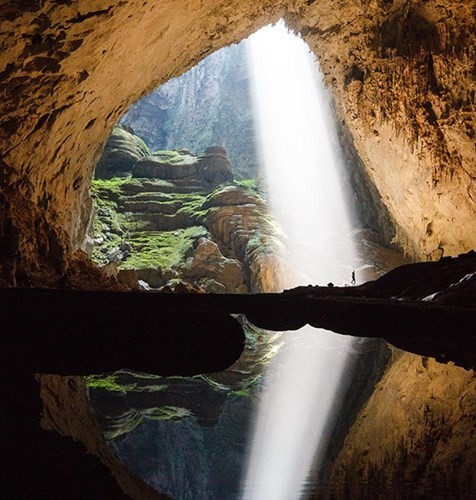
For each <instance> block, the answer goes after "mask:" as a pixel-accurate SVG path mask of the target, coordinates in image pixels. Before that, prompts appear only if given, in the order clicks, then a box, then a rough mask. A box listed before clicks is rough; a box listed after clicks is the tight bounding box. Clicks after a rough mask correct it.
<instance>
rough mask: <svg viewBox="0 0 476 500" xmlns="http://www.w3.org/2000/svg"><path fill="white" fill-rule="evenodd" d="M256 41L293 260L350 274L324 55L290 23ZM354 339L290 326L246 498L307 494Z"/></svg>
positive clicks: (327, 277) (318, 278)
mask: <svg viewBox="0 0 476 500" xmlns="http://www.w3.org/2000/svg"><path fill="white" fill-rule="evenodd" d="M248 47H249V59H250V65H251V79H252V86H253V88H254V93H255V106H256V110H257V122H258V129H259V139H260V146H261V148H262V155H263V159H264V164H265V168H266V174H267V184H268V191H269V197H270V204H271V207H272V210H273V214H274V215H275V217H276V218H277V219H278V221H279V222H280V223H281V225H282V226H283V229H284V232H285V233H286V234H287V236H288V240H289V245H288V246H289V251H290V253H291V255H292V260H293V264H294V266H295V267H296V269H297V270H298V271H299V273H300V274H301V275H303V274H305V275H306V276H307V277H308V278H307V279H309V282H314V283H320V284H323V283H327V282H328V281H334V282H336V281H337V282H339V283H340V282H342V281H343V280H344V279H346V278H347V279H350V274H351V270H352V266H351V264H352V262H351V261H352V259H353V258H354V255H353V245H352V241H351V240H350V239H349V237H348V234H349V233H350V225H349V222H348V216H347V213H346V208H345V205H344V201H343V195H342V191H341V188H340V185H339V181H338V175H337V171H336V163H337V161H338V159H337V158H336V154H335V146H334V147H333V145H332V142H333V135H332V133H331V132H330V131H331V125H329V123H330V121H326V119H325V116H324V115H325V113H324V112H323V107H325V104H324V103H325V100H324V97H323V90H322V83H321V81H320V79H319V78H318V69H317V64H316V62H315V60H314V58H313V56H312V54H310V52H309V48H308V47H307V45H306V44H305V43H304V42H303V41H302V40H301V39H299V38H297V37H295V36H293V35H291V34H290V33H288V32H287V30H286V28H285V27H284V25H283V24H282V23H279V24H278V25H277V26H275V27H266V28H264V29H262V30H260V31H259V32H258V33H256V34H255V35H253V36H252V37H250V39H249V45H248ZM346 263H347V267H346V265H345V264H346ZM291 279H293V278H291V277H290V280H291ZM290 283H292V281H290ZM293 284H294V283H293ZM351 342H352V341H351V340H350V339H349V338H348V337H342V336H337V335H335V334H333V333H330V332H326V331H324V330H314V329H312V328H310V327H305V328H303V329H302V330H300V331H299V332H297V333H294V334H293V333H288V334H286V337H285V344H284V346H283V348H282V349H281V352H280V353H279V354H278V356H277V357H276V359H275V360H274V361H273V362H272V364H271V366H270V368H269V370H268V372H267V373H266V376H265V382H264V390H263V396H262V402H261V405H260V409H259V414H258V417H257V421H256V424H255V430H254V435H253V441H252V443H251V449H250V457H249V462H248V465H247V472H246V477H245V478H244V485H243V490H242V494H243V498H244V499H246V500H249V499H256V500H267V499H269V500H279V499H293V498H299V497H300V496H301V494H302V492H303V491H302V489H303V487H304V485H305V483H306V479H307V477H308V475H309V473H310V470H311V468H312V466H313V464H315V463H316V461H319V459H320V458H321V455H322V453H323V451H324V448H325V445H326V438H325V428H326V426H327V418H328V417H329V415H330V413H331V411H332V409H333V408H334V405H335V403H336V398H337V394H338V393H339V391H338V387H339V383H340V379H341V377H342V375H343V373H344V371H345V367H346V358H347V355H346V352H347V348H348V347H349V346H350V343H351Z"/></svg>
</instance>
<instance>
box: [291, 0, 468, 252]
mask: <svg viewBox="0 0 476 500" xmlns="http://www.w3.org/2000/svg"><path fill="white" fill-rule="evenodd" d="M475 16H476V4H475V2H474V1H471V2H464V3H461V2H436V1H429V2H427V1H411V2H406V1H401V0H395V1H377V0H375V1H368V0H362V1H358V2H347V1H341V2H339V3H338V9H337V10H336V4H335V2H330V1H326V0H321V1H319V2H312V5H311V6H310V7H309V8H307V9H301V10H298V12H297V13H296V14H295V16H294V17H292V21H291V24H292V25H293V26H295V28H296V29H298V30H299V31H300V32H301V33H302V34H303V36H304V38H305V39H306V41H307V42H308V43H309V45H310V46H311V48H312V49H313V50H314V51H315V53H316V54H317V56H318V58H319V61H320V64H321V66H322V68H323V70H324V72H325V75H326V82H327V84H328V85H329V87H330V88H331V89H332V92H333V94H334V97H335V102H336V107H337V112H338V115H339V116H340V117H341V118H342V120H344V121H345V123H346V126H347V127H348V128H349V130H350V133H351V135H352V138H353V141H354V144H355V147H356V149H357V151H358V153H359V156H360V158H361V159H362V161H363V163H364V164H365V168H366V171H367V173H368V175H369V176H370V179H371V180H372V182H373V183H374V184H375V186H376V187H377V189H378V191H379V193H380V196H381V197H382V199H383V202H384V204H385V205H386V207H387V208H388V210H389V212H390V215H391V216H392V218H393V220H394V221H395V223H396V226H397V240H398V242H399V243H400V244H401V245H402V246H403V247H404V249H405V250H406V251H407V252H408V253H409V254H410V255H412V256H414V257H416V258H417V259H437V258H439V257H441V256H442V255H455V254H458V253H460V252H462V251H467V250H470V249H472V248H474V247H475V244H476V237H475V235H474V233H473V232H472V231H467V230H466V229H464V228H465V227H468V225H471V221H473V220H474V216H475V200H476V196H475V194H474V189H475V184H474V158H475V153H476V150H475V129H476V114H475V93H476V79H475V68H476V67H475V63H474V61H475V36H476V35H475V31H474V22H475Z"/></svg>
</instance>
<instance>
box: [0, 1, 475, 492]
mask: <svg viewBox="0 0 476 500" xmlns="http://www.w3.org/2000/svg"><path fill="white" fill-rule="evenodd" d="M281 18H283V19H284V20H285V21H286V23H287V25H288V26H289V27H290V28H292V29H293V30H294V31H295V32H296V33H299V34H300V35H301V36H302V37H303V39H304V40H305V41H306V42H307V43H308V44H309V46H310V47H311V49H312V50H313V52H314V53H315V54H316V56H317V57H318V58H319V62H320V65H321V68H322V70H323V73H324V80H325V83H326V85H327V87H328V88H329V89H330V91H331V92H332V95H333V99H334V105H335V112H336V115H337V117H338V120H339V124H340V133H341V134H342V136H344V137H345V138H346V144H348V146H349V155H354V156H355V158H356V163H358V165H359V168H360V169H361V172H362V175H365V177H366V178H367V179H368V180H369V183H370V186H371V188H370V190H369V192H368V198H367V199H368V200H369V203H371V204H372V205H375V204H377V205H379V206H381V207H382V212H381V213H382V214H384V216H382V220H380V221H379V220H377V221H376V224H377V225H378V226H379V229H380V230H381V234H383V237H384V238H386V239H387V241H390V240H392V243H393V244H394V245H397V246H398V247H399V248H401V249H402V250H403V251H404V252H405V254H406V255H407V256H408V258H409V259H411V260H413V261H414V262H420V264H415V266H416V267H413V266H412V265H410V266H408V267H404V268H402V269H401V270H396V272H395V273H393V274H389V275H388V276H387V278H385V277H384V278H382V279H383V280H384V281H381V282H380V285H372V284H370V285H368V286H367V288H363V289H362V288H361V289H359V290H358V291H357V292H355V293H354V296H353V297H349V293H348V291H346V290H344V291H342V290H341V289H337V288H338V287H336V290H328V289H324V290H319V289H318V290H312V291H310V290H301V291H299V290H298V291H297V292H296V293H295V294H292V293H290V294H288V295H286V296H285V297H284V299H283V300H284V301H283V302H282V303H281V302H278V303H279V305H278V308H279V311H281V313H282V314H279V315H275V314H274V311H276V304H275V302H273V301H276V300H278V301H279V300H281V299H280V298H279V299H278V298H277V297H274V296H271V297H267V296H265V297H262V300H263V302H260V300H259V299H257V298H253V297H252V296H251V297H250V298H249V299H248V298H245V297H243V298H238V297H234V298H224V299H223V300H221V299H213V298H209V299H206V300H209V301H210V302H204V303H203V305H200V307H202V308H205V309H206V308H207V307H208V308H210V310H213V311H215V313H216V324H221V325H226V327H227V328H228V327H229V328H230V329H232V330H233V326H230V325H229V324H228V319H229V313H236V312H246V313H247V314H249V317H250V318H252V320H253V321H254V322H255V323H256V324H257V325H261V324H262V325H263V326H266V327H268V328H271V327H273V326H274V327H276V328H277V329H279V328H282V327H283V325H285V326H286V327H289V328H294V327H297V326H299V325H301V324H302V323H315V324H323V323H324V324H326V326H327V325H330V327H331V329H332V327H333V328H334V329H335V330H336V331H342V332H350V333H351V334H352V333H354V334H357V335H358V334H359V331H356V326H355V324H356V323H359V321H358V318H361V317H367V318H368V317H371V318H376V324H377V326H375V325H374V327H375V329H376V333H375V336H380V335H381V334H380V333H377V330H378V331H379V332H381V331H382V329H384V330H385V329H386V330H387V331H386V333H387V336H388V338H389V339H390V342H391V343H393V344H394V345H396V346H397V347H401V348H402V349H404V350H407V351H410V352H407V353H399V354H395V355H394V356H393V358H392V360H391V362H390V363H389V365H388V367H387V369H386V371H385V373H384V374H383V376H382V379H381V380H380V382H379V383H378V384H377V386H376V390H375V391H374V392H373V394H371V395H369V397H368V400H367V402H366V404H365V406H363V408H362V410H361V412H360V413H359V415H357V416H356V419H355V422H354V423H353V425H352V427H351V428H350V430H349V432H348V433H347V436H346V438H345V440H344V442H343V444H342V449H341V450H340V452H339V454H338V456H337V457H336V459H335V463H334V466H333V472H332V474H333V476H332V477H333V478H334V480H335V485H336V486H335V491H334V494H335V495H336V497H337V498H349V497H352V498H365V495H366V490H365V487H366V484H368V482H372V481H374V482H376V483H386V482H388V484H390V485H391V484H393V483H394V482H395V481H398V480H400V479H401V477H396V476H398V474H400V473H401V474H403V477H404V479H403V481H410V482H411V480H412V476H411V475H412V474H415V473H416V472H415V470H417V469H418V477H419V478H425V480H426V481H427V482H429V483H431V484H432V485H433V486H434V489H433V492H435V491H438V488H440V487H441V491H445V492H446V495H447V496H448V495H452V494H454V495H455V496H456V497H458V496H461V495H463V492H464V494H465V495H466V496H471V494H470V492H474V491H476V486H475V483H474V479H473V478H472V471H473V470H474V466H475V460H476V451H475V450H476V447H475V439H476V430H475V427H474V416H475V414H476V408H475V405H476V399H475V392H476V391H475V383H476V382H475V378H474V371H473V370H472V369H471V368H472V367H474V336H473V330H472V326H471V325H472V324H473V322H472V317H473V316H472V315H474V302H473V300H474V299H473V297H474V292H473V291H472V290H473V289H474V288H472V287H473V278H471V276H472V275H473V274H474V256H473V254H472V253H470V252H471V250H473V249H474V248H475V247H476V241H475V238H476V236H475V235H474V231H472V223H473V221H474V218H475V213H474V212H475V200H476V194H475V192H474V189H475V187H474V186H475V185H474V158H475V149H474V137H475V126H476V123H475V121H476V117H475V111H474V109H475V90H476V89H475V75H476V66H475V65H474V61H475V53H474V51H475V49H474V47H475V43H474V42H475V34H474V28H473V27H474V21H475V8H474V5H473V4H472V3H471V2H470V3H466V4H462V3H455V2H436V1H430V2H423V1H412V2H402V1H398V0H396V1H390V2H389V1H374V2H367V1H358V2H355V1H354V2H349V1H347V0H344V1H342V2H339V4H338V6H337V7H336V5H335V4H334V3H331V2H329V1H326V0H317V1H299V0H297V1H284V0H283V1H279V2H271V1H265V2H260V3H256V2H240V4H239V5H238V4H237V3H230V2H227V1H220V2H212V1H208V0H207V1H204V2H173V3H172V2H167V1H160V2H153V1H145V0H144V1H140V2H139V1H136V0H126V1H124V2H119V3H112V2H109V1H107V0H97V1H96V2H94V4H93V5H92V4H88V6H86V5H84V3H81V2H78V1H74V0H66V1H61V2H52V1H49V0H41V1H29V0H22V1H20V2H13V1H6V2H2V6H1V9H0V23H1V26H2V30H1V35H0V40H1V42H2V55H1V56H0V87H1V92H2V101H1V104H0V106H1V119H0V129H1V134H0V142H1V150H2V155H1V160H0V161H1V166H2V174H1V177H0V179H1V192H0V196H1V199H2V212H1V215H0V242H1V245H0V252H1V255H0V284H1V286H2V303H3V304H4V307H3V308H2V309H3V310H2V319H3V321H2V324H3V327H4V333H3V335H2V337H3V339H2V351H3V353H4V355H3V359H2V369H3V380H4V382H2V394H3V396H4V401H5V402H6V403H7V404H6V405H4V410H3V412H2V423H3V427H4V430H5V442H6V447H5V449H4V451H3V452H2V458H3V461H4V462H5V466H6V468H5V470H6V471H7V474H6V475H7V476H8V477H7V479H8V482H7V488H9V487H11V492H12V495H14V496H15V497H16V498H27V497H46V498H48V497H51V498H52V497H55V496H63V497H73V498H74V497H78V498H85V497H91V498H103V497H104V498H121V497H132V498H161V497H162V496H161V494H160V493H157V492H154V491H152V490H151V489H150V487H148V486H147V485H146V484H144V483H143V482H142V481H141V480H140V479H138V478H137V477H136V476H134V474H132V473H131V472H130V471H129V470H128V469H127V468H126V467H125V466H124V465H122V464H121V463H119V462H118V461H117V459H116V458H115V457H114V455H113V454H112V453H111V451H110V449H109V448H108V447H107V445H106V443H105V441H104V440H103V438H102V436H101V433H100V430H99V427H98V424H97V421H96V419H95V416H94V413H93V411H92V409H91V406H90V403H89V401H88V399H87V396H86V390H85V385H84V380H83V378H82V377H80V376H78V375H80V374H81V375H82V374H84V373H82V372H81V359H82V357H81V355H80V354H81V353H88V352H90V351H91V346H92V345H93V344H91V343H90V342H95V341H96V339H97V338H98V337H99V338H100V339H102V337H101V335H102V333H103V331H104V324H103V323H101V321H96V319H95V318H97V317H99V316H100V313H98V312H97V311H100V310H101V305H103V307H104V308H105V309H107V308H110V310H111V311H112V313H111V315H112V316H113V317H115V318H116V320H117V328H118V329H119V330H120V329H121V324H123V322H124V321H126V322H127V317H126V316H125V315H121V311H123V310H124V306H123V305H121V304H120V300H122V299H119V301H118V302H115V300H116V299H115V298H114V297H117V292H114V291H115V290H118V289H119V287H118V284H117V282H116V281H115V280H114V279H112V278H111V277H108V276H106V275H104V273H102V272H101V271H100V270H99V269H98V268H97V266H95V265H94V264H93V263H92V262H91V260H90V259H89V257H88V255H87V253H86V252H85V250H86V249H87V248H86V247H87V243H86V238H85V236H86V234H87V232H88V227H89V224H90V216H91V208H92V202H91V199H90V194H89V193H90V184H91V179H92V175H93V171H94V168H95V165H96V163H97V161H98V160H99V158H100V156H101V153H102V151H103V148H104V145H105V143H106V141H107V138H108V137H109V135H110V133H111V131H112V129H113V127H114V125H115V124H116V123H117V122H118V120H119V118H120V117H121V115H122V114H123V113H124V112H125V111H126V109H127V108H128V107H129V106H130V105H131V104H132V103H133V102H134V101H136V100H137V99H138V98H140V97H141V96H142V95H145V94H146V93H148V92H150V91H151V90H153V89H154V88H156V87H157V86H159V85H160V84H162V83H164V82H166V81H167V80H169V79H171V78H172V77H175V76H179V75H180V74H182V73H184V72H185V71H186V70H187V69H189V68H191V67H192V66H193V65H195V64H196V63H197V62H198V61H200V60H201V59H203V58H204V57H206V56H207V55H209V54H211V53H212V52H215V51H216V50H218V49H220V48H222V47H224V46H227V45H230V44H233V43H237V42H239V41H241V40H242V39H244V38H246V37H247V36H249V35H250V34H251V33H253V32H255V31H256V30H258V28H260V27H262V26H264V25H266V24H269V23H272V22H276V21H278V19H281ZM387 220H390V221H391V223H392V224H391V226H392V227H391V230H390V229H389V227H388V225H387V224H386V222H385V221H387ZM460 254H466V256H463V257H460V258H459V259H456V258H455V257H456V256H457V255H460ZM453 257H454V258H453ZM453 264H455V265H454V266H453ZM454 267H456V268H457V270H456V271H455V270H454V269H453V268H454ZM439 273H441V275H440V274H439ZM438 276H442V278H439V277H438ZM466 276H468V278H466V279H464V280H463V278H465V277H466ZM428 277H430V278H432V279H433V277H435V278H434V280H433V281H434V282H433V283H432V284H430V285H426V281H425V280H427V279H428ZM437 277H438V278H437ZM430 281H431V280H430ZM375 283H378V282H375ZM422 283H425V286H423V287H421V288H419V285H421V284H422ZM454 283H459V285H460V286H458V287H453V288H452V289H451V290H450V285H452V284H454ZM372 287H373V288H372ZM435 287H436V288H435ZM439 287H442V288H439ZM356 289H357V288H356ZM446 289H448V290H450V291H449V292H448V293H442V295H441V300H439V301H438V303H437V304H435V305H433V304H429V305H427V304H426V303H424V304H423V303H422V299H423V298H425V297H428V296H429V295H430V294H431V293H434V292H441V291H442V290H443V291H444V290H446ZM456 289H457V290H456ZM455 290H456V292H457V293H453V292H455ZM311 292H312V293H311ZM91 293H92V294H93V295H91ZM127 293H128V294H130V297H131V299H130V300H131V301H132V303H135V304H137V308H136V309H134V311H135V314H136V319H137V317H138V316H139V315H144V317H143V323H142V326H141V328H140V329H139V330H140V332H141V333H140V334H146V332H147V324H148V323H147V321H153V320H154V319H153V315H151V316H149V317H148V316H147V312H145V311H148V308H147V306H146V304H145V303H144V302H142V301H143V296H142V295H141V294H140V293H139V292H127ZM94 294H96V295H94ZM103 294H105V295H103ZM108 294H112V295H108ZM121 297H122V295H121ZM392 297H393V298H395V297H400V298H402V297H405V298H409V299H410V300H411V303H410V304H408V305H405V304H404V307H400V304H399V303H398V304H395V300H393V301H392V300H391V298H392ZM147 300H149V299H147ZM154 300H155V299H154ZM157 300H158V301H163V302H164V304H165V305H163V306H162V307H167V308H169V309H171V310H174V311H179V312H178V313H177V314H180V311H187V312H188V313H189V314H192V315H193V311H194V310H196V308H197V303H194V302H193V301H194V300H201V298H199V299H194V298H188V299H187V298H185V297H180V296H175V297H172V298H170V297H161V298H158V299H157ZM268 300H269V301H270V302H269V303H268V302H267V301H268ZM352 300H354V304H355V307H354V306H353V305H352V303H350V302H352ZM101 301H104V302H101ZM306 301H308V303H309V304H311V305H310V306H309V307H306V311H309V313H308V314H307V315H306V314H305V315H304V317H301V316H300V315H299V314H298V312H297V311H300V310H301V309H302V306H303V304H304V303H306ZM349 301H350V302H349ZM397 302H398V301H397ZM400 302H401V301H400ZM273 303H274V305H273ZM81 304H83V305H82V306H81ZM207 304H208V305H207ZM78 306H79V307H80V308H81V307H83V308H84V309H85V311H84V312H85V313H86V312H87V311H88V310H89V311H90V312H92V311H96V313H95V314H89V317H87V316H84V315H81V314H78V310H77V308H78ZM359 308H360V309H359ZM366 308H367V309H366ZM322 311H325V313H322ZM362 311H364V313H362ZM366 311H367V312H366ZM368 311H370V312H368ZM344 312H345V314H344ZM73 313H74V314H73ZM176 317H177V315H172V317H171V318H169V320H165V323H167V321H168V322H169V323H170V324H172V323H174V322H175V321H176ZM296 317H297V320H296V319H295V318H296ZM71 318H75V323H74V324H71ZM270 318H271V319H272V320H273V321H274V322H275V325H270V324H269V323H270V321H271V320H270ZM336 318H337V319H336ZM345 318H349V319H348V321H345ZM389 318H391V321H389V320H388V319H389ZM338 320H339V321H338ZM197 321H200V320H199V319H198V318H197ZM273 321H271V322H273ZM290 323H291V324H290ZM296 323H298V325H296ZM389 323H391V325H389ZM55 325H56V326H55ZM455 325H456V326H457V328H456V331H453V330H452V329H454V328H455ZM123 326H124V324H123ZM212 326H213V325H211V326H210V328H211V329H212ZM203 327H204V330H206V328H207V323H206V322H205V323H204V324H203ZM361 327H362V326H361ZM85 330H86V331H85ZM178 330H179V331H180V332H181V334H183V336H184V337H185V338H186V337H187V333H186V330H187V325H186V324H183V325H179V328H178ZM427 330H428V331H427ZM366 331H368V330H366ZM422 332H423V335H421V337H419V335H420V334H422ZM65 335H67V336H69V340H68V341H66V342H65V341H64V336H65ZM240 335H241V333H240V332H238V331H236V336H235V340H236V345H234V352H233V353H232V354H233V355H234V356H236V351H239V349H240V346H239V344H240V342H241V340H240V339H241V336H240ZM383 336H385V335H383ZM80 338H81V339H82V340H84V344H81V342H79V343H78V342H75V339H76V340H78V339H80ZM110 340H111V339H104V343H103V344H100V347H99V349H98V353H99V355H98V356H95V360H94V361H96V362H97V363H98V364H101V363H103V362H104V359H103V358H102V356H101V352H103V351H104V350H107V349H111V347H110ZM123 340H124V345H125V346H126V347H122V351H123V352H126V351H127V350H128V349H129V347H128V346H127V339H126V338H125V339H123ZM147 341H150V339H147ZM94 345H95V346H96V344H94ZM101 345H102V347H101ZM96 347H97V346H96ZM209 347H210V349H211V351H212V352H214V349H218V350H220V349H219V348H220V345H219V344H216V343H214V342H212V343H211V345H210V346H209ZM194 348H196V349H197V351H194V350H193V349H192V350H191V351H190V353H189V354H190V358H189V359H185V358H183V356H182V355H180V354H177V357H176V359H172V360H162V362H163V363H164V365H163V366H164V372H165V374H168V373H174V372H177V374H180V373H183V372H184V371H185V372H186V371H187V370H191V371H198V372H202V371H204V370H206V369H207V368H206V367H203V366H196V367H194V368H190V366H191V365H190V363H192V364H193V360H194V359H196V357H197V356H196V355H197V352H200V350H201V349H202V348H203V346H201V345H198V346H194ZM81 349H84V351H81ZM145 351H147V350H145ZM411 353H413V354H411ZM442 353H443V354H444V356H443V357H441V356H440V355H441V354H442ZM96 354H97V353H96ZM145 354H147V353H142V355H145ZM76 355H77V356H76ZM438 356H440V357H439V358H438ZM435 357H436V358H438V361H435V359H433V358H435ZM78 358H79V362H78ZM139 358H141V356H139ZM210 358H213V359H215V356H213V355H210ZM445 358H446V359H445ZM17 360H19V361H17ZM108 361H111V362H116V363H118V364H119V365H120V364H121V363H122V362H123V360H122V359H119V360H114V359H108ZM140 362H141V359H139V363H140ZM226 362H228V363H229V362H230V360H226ZM226 362H225V364H226ZM75 363H77V366H75V367H74V368H71V367H72V366H74V364H75ZM167 363H169V364H168V365H167ZM166 365H167V366H166ZM215 368H217V369H221V367H215ZM70 370H71V371H74V372H75V373H68V371H70ZM38 372H39V373H41V374H40V375H35V376H33V375H32V374H33V373H38ZM395 450H396V455H395V456H393V455H391V453H390V451H391V452H392V453H393V452H395ZM422 450H423V451H422ZM423 455H424V456H423ZM395 457H396V458H395ZM395 463H397V465H398V467H397V466H394V465H395ZM407 463H411V464H414V467H413V469H412V467H408V468H405V464H407ZM402 471H403V472H402ZM28 473H30V474H28ZM25 477H26V479H25ZM363 478H364V479H363ZM418 486H420V488H423V485H422V484H420V485H418V484H416V485H415V484H413V485H412V490H411V494H412V495H414V497H419V495H420V497H421V495H424V493H421V491H424V490H421V491H419V489H418ZM445 488H446V489H445ZM385 494H386V495H387V496H389V497H390V498H398V496H397V493H395V492H392V489H391V487H389V489H388V490H387V491H385ZM392 495H393V496H392Z"/></svg>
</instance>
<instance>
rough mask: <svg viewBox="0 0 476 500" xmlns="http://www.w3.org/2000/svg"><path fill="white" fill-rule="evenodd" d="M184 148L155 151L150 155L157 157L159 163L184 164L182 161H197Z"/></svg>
mask: <svg viewBox="0 0 476 500" xmlns="http://www.w3.org/2000/svg"><path fill="white" fill-rule="evenodd" d="M185 151H186V150H183V149H182V150H180V151H167V150H163V151H155V152H154V153H152V155H151V156H154V157H155V158H157V159H158V160H159V161H160V162H161V163H168V164H170V165H176V164H184V163H194V162H195V161H197V158H196V157H195V156H192V155H191V153H189V152H188V151H187V152H185Z"/></svg>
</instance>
